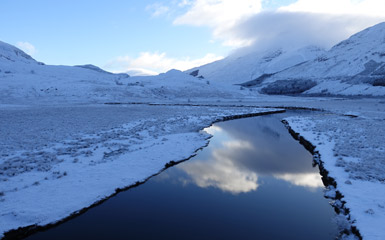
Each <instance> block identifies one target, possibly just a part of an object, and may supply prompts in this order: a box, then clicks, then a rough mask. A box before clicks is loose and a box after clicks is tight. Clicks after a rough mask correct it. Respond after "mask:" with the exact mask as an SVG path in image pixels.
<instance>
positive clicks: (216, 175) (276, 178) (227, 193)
mask: <svg viewBox="0 0 385 240" xmlns="http://www.w3.org/2000/svg"><path fill="white" fill-rule="evenodd" d="M283 116H287V114H286V115H285V114H284V115H283V114H278V115H271V116H261V117H254V118H247V119H238V120H233V121H228V122H222V123H217V124H215V125H214V126H212V127H211V128H209V129H208V130H207V131H208V132H210V133H212V134H213V135H214V137H213V138H212V139H211V141H210V144H209V146H208V147H206V148H205V149H203V150H202V151H200V152H199V153H198V155H197V156H196V157H194V158H192V159H190V160H189V161H186V162H184V163H181V164H179V165H177V166H175V167H172V168H169V169H167V170H166V171H164V172H162V173H161V174H159V175H158V176H156V177H153V178H151V179H150V180H149V181H148V182H146V183H145V184H143V185H141V186H139V187H136V188H132V189H130V190H128V191H125V192H122V193H120V194H118V195H117V196H115V197H113V198H111V199H109V200H108V201H106V202H104V203H103V204H101V205H100V206H97V207H95V208H92V209H90V210H89V211H87V212H86V213H84V214H82V215H80V216H78V217H76V218H74V219H72V220H70V221H67V222H65V223H63V224H61V225H59V226H57V227H55V228H52V229H49V230H47V231H44V232H39V233H37V234H34V235H32V236H30V237H29V238H28V239H296V240H301V239H304V240H305V239H306V240H308V239H312V240H316V239H334V238H335V236H337V234H338V233H337V229H336V227H335V225H334V223H333V221H332V218H333V217H334V215H335V213H334V212H333V209H332V207H331V206H330V205H329V204H328V201H327V200H326V199H324V198H323V185H322V182H321V177H320V175H319V173H318V168H313V167H312V156H311V154H310V153H308V152H307V151H306V150H305V149H304V148H303V147H302V146H301V145H300V144H299V143H298V142H296V141H295V140H293V138H292V137H291V136H290V135H289V134H288V131H287V129H285V127H284V126H283V124H282V123H281V122H280V119H281V118H282V117H283Z"/></svg>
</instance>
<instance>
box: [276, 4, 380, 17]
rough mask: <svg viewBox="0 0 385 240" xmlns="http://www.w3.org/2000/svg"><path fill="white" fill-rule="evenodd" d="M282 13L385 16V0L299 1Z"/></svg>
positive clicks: (284, 9)
mask: <svg viewBox="0 0 385 240" xmlns="http://www.w3.org/2000/svg"><path fill="white" fill-rule="evenodd" d="M279 10H280V11H291V12H309V13H326V14H338V15H341V14H352V15H368V16H372V17H378V16H385V1H383V0H338V1H336V0H298V1H297V2H295V3H293V4H290V5H289V6H285V7H281V8H280V9H279Z"/></svg>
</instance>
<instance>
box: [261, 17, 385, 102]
mask: <svg viewBox="0 0 385 240" xmlns="http://www.w3.org/2000/svg"><path fill="white" fill-rule="evenodd" d="M260 86H261V87H260V89H261V91H262V92H263V93H268V94H280V93H302V92H303V93H305V94H341V95H376V96H384V95H385V88H384V86H385V23H380V24H377V25H375V26H373V27H370V28H367V29H365V30H363V31H361V32H359V33H357V34H354V35H353V36H351V37H350V38H349V39H347V40H344V41H342V42H340V43H339V44H337V45H335V46H334V47H333V48H331V49H330V50H329V51H328V52H326V53H325V54H323V55H321V56H319V57H317V58H315V59H313V60H310V61H307V62H306V63H303V64H300V65H297V66H293V67H291V68H289V69H286V70H284V71H281V72H277V73H275V74H273V75H271V76H269V77H267V78H265V79H264V80H263V82H262V83H261V84H260Z"/></svg>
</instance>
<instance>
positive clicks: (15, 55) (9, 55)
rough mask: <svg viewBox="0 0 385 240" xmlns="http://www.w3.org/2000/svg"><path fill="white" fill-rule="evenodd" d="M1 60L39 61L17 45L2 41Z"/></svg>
mask: <svg viewBox="0 0 385 240" xmlns="http://www.w3.org/2000/svg"><path fill="white" fill-rule="evenodd" d="M0 60H4V61H11V62H24V63H37V62H36V61H35V59H33V58H32V57H31V56H30V55H28V54H26V53H25V52H23V51H22V50H20V49H19V48H17V47H14V46H12V45H10V44H8V43H5V42H2V41H0Z"/></svg>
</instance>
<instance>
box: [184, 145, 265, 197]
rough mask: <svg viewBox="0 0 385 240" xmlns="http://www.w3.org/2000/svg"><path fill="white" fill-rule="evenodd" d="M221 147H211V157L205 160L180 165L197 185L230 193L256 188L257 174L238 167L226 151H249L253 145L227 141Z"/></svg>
mask: <svg viewBox="0 0 385 240" xmlns="http://www.w3.org/2000/svg"><path fill="white" fill-rule="evenodd" d="M223 147H224V148H223V149H222V148H218V149H213V151H212V155H211V158H210V159H208V160H206V161H199V160H197V161H192V162H187V163H186V164H183V165H180V167H179V168H180V169H183V170H184V171H185V172H186V173H187V174H188V175H189V176H190V177H191V178H192V180H193V181H194V182H195V184H196V185H198V186H199V187H217V188H219V189H222V190H223V191H227V192H231V193H241V192H249V191H252V190H256V189H257V187H258V184H257V180H258V177H257V174H256V173H255V172H253V171H251V170H248V169H244V168H240V167H239V166H237V165H236V164H235V163H234V159H232V158H231V156H229V154H228V152H229V151H230V152H237V151H249V150H251V149H252V148H253V146H252V145H251V144H250V143H248V142H245V141H228V142H224V143H223Z"/></svg>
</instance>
